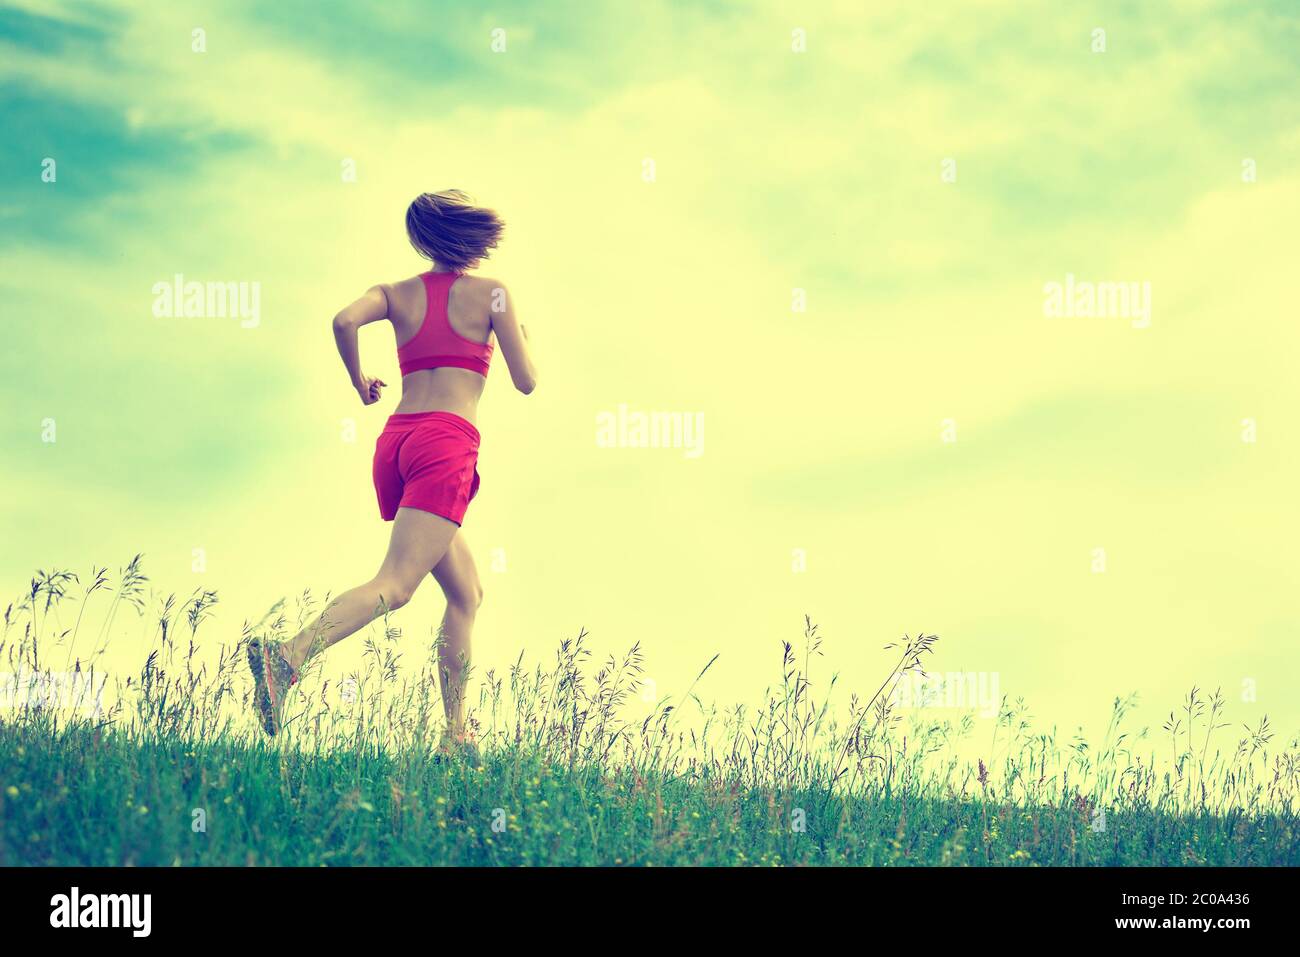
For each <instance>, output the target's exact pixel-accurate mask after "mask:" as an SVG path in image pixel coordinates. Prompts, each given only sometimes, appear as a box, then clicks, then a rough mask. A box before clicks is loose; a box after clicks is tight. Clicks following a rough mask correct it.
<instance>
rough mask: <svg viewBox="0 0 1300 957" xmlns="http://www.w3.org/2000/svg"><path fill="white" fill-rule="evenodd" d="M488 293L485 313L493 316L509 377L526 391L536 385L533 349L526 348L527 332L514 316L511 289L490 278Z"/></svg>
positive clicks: (521, 390)
mask: <svg viewBox="0 0 1300 957" xmlns="http://www.w3.org/2000/svg"><path fill="white" fill-rule="evenodd" d="M489 281H490V280H489ZM489 295H490V297H491V298H490V299H489V305H488V315H489V317H490V318H491V320H492V331H493V332H495V333H496V334H497V342H498V343H500V344H501V354H502V355H503V356H505V357H506V365H507V366H508V367H509V368H510V379H511V381H512V382H514V384H515V388H516V389H518V390H519V391H520V392H522V393H523V394H524V395H528V394H529V393H530V392H532V391H533V390H534V389H535V388H537V367H536V366H535V365H533V355H532V351H531V350H530V349H529V348H528V333H527V332H526V331H525V330H524V327H523V326H522V325H521V324H520V322H519V319H518V318H517V317H516V316H515V308H514V305H513V304H512V303H511V301H510V293H509V292H507V291H506V287H505V285H504V284H502V283H499V282H492V287H491V289H490V290H489Z"/></svg>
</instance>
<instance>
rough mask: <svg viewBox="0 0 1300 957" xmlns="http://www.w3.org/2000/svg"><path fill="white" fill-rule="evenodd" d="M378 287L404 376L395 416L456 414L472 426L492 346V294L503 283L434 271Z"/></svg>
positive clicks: (493, 337)
mask: <svg viewBox="0 0 1300 957" xmlns="http://www.w3.org/2000/svg"><path fill="white" fill-rule="evenodd" d="M381 288H382V289H383V290H384V295H385V296H386V297H387V299H388V319H389V321H391V322H392V324H393V333H394V337H395V341H396V343H397V347H398V356H399V360H400V362H401V364H402V367H403V368H402V371H403V373H404V374H403V376H402V399H401V402H400V403H399V404H398V406H397V409H396V410H395V411H396V412H398V413H408V412H428V411H444V412H454V413H456V414H457V415H459V416H462V417H463V418H465V419H468V420H469V421H470V422H473V421H475V415H474V413H475V410H476V409H477V406H478V399H479V396H481V395H482V394H483V387H484V384H485V383H486V381H487V380H486V375H487V368H488V363H490V361H491V357H492V352H493V346H494V341H495V336H494V335H493V329H492V314H491V310H492V301H493V292H494V290H496V291H502V290H503V287H502V286H501V284H500V283H498V282H496V281H494V280H492V279H487V278H484V277H480V276H469V275H464V274H459V273H448V272H432V273H423V274H421V275H419V276H413V277H411V278H410V279H403V280H401V281H400V282H396V283H393V284H392V285H385V286H382V287H381Z"/></svg>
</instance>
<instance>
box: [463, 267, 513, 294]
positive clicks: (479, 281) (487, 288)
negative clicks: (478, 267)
mask: <svg viewBox="0 0 1300 957" xmlns="http://www.w3.org/2000/svg"><path fill="white" fill-rule="evenodd" d="M461 281H462V282H464V284H465V289H466V291H467V292H470V293H471V294H472V295H474V296H475V297H481V298H483V299H488V298H490V297H491V296H492V294H493V293H494V292H496V291H497V290H498V289H505V288H506V284H505V283H504V282H502V281H501V280H500V279H492V278H491V277H489V276H471V275H469V274H468V273H466V274H465V275H464V276H462V277H461Z"/></svg>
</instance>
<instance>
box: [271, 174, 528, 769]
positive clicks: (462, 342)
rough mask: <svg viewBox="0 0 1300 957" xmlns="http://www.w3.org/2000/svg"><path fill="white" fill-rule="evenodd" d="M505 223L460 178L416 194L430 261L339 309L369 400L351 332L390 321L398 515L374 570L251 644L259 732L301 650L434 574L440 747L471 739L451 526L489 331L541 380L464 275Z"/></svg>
mask: <svg viewBox="0 0 1300 957" xmlns="http://www.w3.org/2000/svg"><path fill="white" fill-rule="evenodd" d="M502 225H503V224H502V222H501V220H500V219H499V218H498V217H497V215H496V213H494V212H493V211H492V210H489V209H482V208H480V207H477V206H474V205H473V204H472V203H471V202H470V200H469V197H468V196H466V195H465V194H464V193H463V192H461V191H460V190H454V189H452V190H446V191H444V192H441V193H425V194H424V195H422V196H420V197H418V198H417V199H416V200H415V201H414V202H413V203H411V205H410V207H409V208H408V209H407V211H406V232H407V235H408V236H409V237H410V240H411V245H412V246H414V247H415V250H416V251H417V252H418V253H419V254H420V255H421V256H423V257H425V258H426V259H428V260H430V262H431V263H432V264H433V268H432V269H431V270H430V271H429V272H426V273H422V274H420V275H418V276H415V277H413V278H411V279H405V280H402V281H400V282H396V283H393V284H392V285H379V286H372V287H371V288H370V289H368V290H367V291H366V294H365V295H364V296H362V297H361V298H360V299H358V300H357V301H356V302H354V303H352V305H350V306H348V307H347V308H346V309H344V310H343V311H342V312H340V313H339V314H338V315H337V316H335V317H334V338H335V340H336V342H337V344H338V349H339V355H340V356H342V358H343V365H344V366H345V367H346V368H347V371H348V375H349V376H350V377H351V379H352V384H353V386H355V387H356V390H357V394H358V395H359V396H360V398H361V401H362V403H364V404H365V405H372V404H373V403H375V402H378V401H379V398H380V395H381V391H382V390H383V388H384V387H385V385H386V383H384V382H383V381H381V380H379V379H376V378H373V377H371V376H368V375H366V374H365V373H364V372H362V370H361V360H360V356H359V354H358V349H357V330H358V329H360V328H361V327H362V326H364V325H367V324H369V323H372V322H378V321H379V320H382V319H387V320H388V321H389V322H391V323H392V324H393V331H394V332H395V334H396V339H397V357H398V363H399V365H400V367H401V370H402V400H401V402H400V403H398V406H397V410H396V411H395V412H394V414H393V415H392V416H390V417H389V419H388V422H387V424H386V425H385V426H384V431H383V433H382V434H381V435H380V436H379V439H378V441H377V442H376V444H375V458H374V480H375V492H376V494H377V496H378V499H379V514H380V515H381V516H382V517H383V519H384V521H386V522H392V523H393V534H392V539H391V541H390V542H389V545H388V554H387V556H386V557H385V558H384V562H383V564H382V565H381V566H380V568H379V572H378V573H377V574H376V575H375V577H374V578H372V579H371V580H370V581H368V582H366V583H365V584H364V585H358V586H357V587H356V588H353V589H351V590H350V591H346V592H344V593H343V594H341V595H339V596H338V598H336V599H335V600H334V601H333V602H332V603H331V604H330V605H329V607H328V608H326V609H325V611H324V612H322V613H321V615H320V616H318V617H317V618H316V619H315V620H313V621H312V622H311V623H310V624H308V625H307V627H306V628H304V629H303V630H302V631H301V632H299V633H298V634H297V635H296V636H295V637H294V638H293V639H292V640H290V641H286V642H283V643H281V644H278V645H277V644H272V643H270V642H267V641H262V640H259V639H253V640H251V641H250V642H249V647H248V660H249V665H250V667H251V668H252V671H253V677H254V679H255V682H256V694H255V698H256V702H257V706H258V710H259V711H260V713H261V717H262V725H263V727H264V728H265V729H266V731H267V733H268V734H271V735H274V734H275V733H276V732H277V731H279V730H280V726H281V721H282V714H283V707H284V700H285V697H286V695H287V693H288V691H289V688H290V686H291V685H293V684H294V682H296V681H297V680H298V676H299V674H300V672H301V670H302V668H303V665H304V664H305V663H306V661H307V659H308V658H310V657H312V656H313V655H315V654H318V653H319V652H321V651H323V650H324V649H326V648H328V647H329V646H330V645H332V644H334V643H335V642H336V641H341V640H342V639H344V638H346V637H347V636H348V635H350V634H352V633H353V632H354V631H356V630H358V629H359V628H362V627H364V626H365V625H368V624H369V623H370V622H372V621H373V620H374V619H375V618H377V617H379V616H380V615H382V614H383V613H384V612H385V610H390V609H395V608H401V607H402V606H403V605H405V604H406V603H407V602H408V601H410V599H411V596H412V595H413V594H414V593H415V589H416V588H418V587H419V585H420V583H421V582H422V581H423V580H424V576H425V575H428V574H430V573H432V574H433V577H434V578H435V579H437V581H438V584H439V585H441V586H442V590H443V593H444V594H445V595H446V598H447V611H446V614H445V615H444V616H443V619H442V632H441V636H442V642H441V643H440V647H439V652H438V654H439V672H440V679H441V684H442V694H443V705H444V708H445V710H446V715H447V731H446V734H445V737H444V741H443V745H444V747H446V746H448V745H455V746H464V747H469V748H471V749H472V748H473V744H472V742H470V741H469V739H468V738H467V736H466V731H465V726H464V720H463V710H464V709H463V691H464V682H463V680H462V676H463V675H464V673H465V670H466V668H467V666H468V664H469V653H470V632H471V630H472V629H473V627H474V616H475V613H476V612H477V611H478V607H479V604H480V603H481V602H482V600H483V589H482V586H481V585H480V584H479V578H478V571H477V570H476V569H475V567H474V557H473V555H472V554H471V553H470V549H469V545H468V544H466V542H465V536H464V534H463V533H462V532H461V531H460V526H461V522H462V521H463V519H464V516H465V509H466V506H467V505H468V504H469V502H470V500H471V499H473V498H474V495H475V493H476V492H477V491H478V484H479V477H478V469H477V467H476V466H477V461H478V447H479V433H478V429H477V428H476V427H475V424H474V423H475V419H476V415H475V412H476V409H477V406H478V400H479V396H480V395H482V394H483V386H484V384H485V382H486V376H487V372H488V366H489V364H490V363H491V361H492V353H493V348H494V347H493V342H492V340H493V337H494V336H495V338H496V341H497V343H499V344H500V346H501V354H502V355H503V356H504V357H505V360H506V365H507V366H508V367H509V369H510V378H511V380H512V381H513V382H514V384H515V388H517V389H518V390H519V391H520V392H522V393H524V394H525V395H527V394H529V393H530V392H532V391H533V389H534V387H535V386H536V385H537V370H536V369H535V368H534V366H533V361H532V357H531V355H530V354H529V349H528V339H527V336H526V334H525V332H524V327H523V326H522V325H520V324H519V321H518V320H517V319H516V318H515V313H514V309H513V308H512V307H511V304H510V297H509V295H508V294H507V292H506V289H505V287H504V286H503V285H502V284H501V283H500V282H498V281H496V280H494V279H485V278H482V277H479V276H469V275H466V274H465V270H467V269H472V268H474V267H476V266H477V265H478V264H479V262H480V260H482V259H483V258H484V257H485V256H487V254H488V252H489V251H490V250H491V249H493V248H494V247H495V246H496V245H497V242H498V241H499V240H500V238H501V231H502Z"/></svg>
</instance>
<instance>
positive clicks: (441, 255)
mask: <svg viewBox="0 0 1300 957" xmlns="http://www.w3.org/2000/svg"><path fill="white" fill-rule="evenodd" d="M504 229H505V223H503V222H502V221H501V217H500V216H498V215H497V214H496V213H495V212H494V211H493V210H490V209H484V208H483V207H481V206H475V205H474V203H473V202H472V201H471V200H470V198H469V196H468V195H467V194H466V193H465V192H463V191H462V190H459V189H444V190H443V191H442V192H440V193H421V194H420V195H419V196H417V197H415V199H414V200H412V202H411V205H410V206H408V207H407V208H406V235H407V236H408V237H409V238H410V240H411V245H412V246H414V247H415V251H416V252H418V253H419V254H420V255H421V256H423V257H424V258H425V259H428V260H430V261H431V262H434V263H436V264H438V265H440V266H443V267H445V268H447V269H452V270H455V271H456V272H461V271H463V270H466V269H473V268H474V267H476V266H477V265H478V264H479V262H480V261H481V260H483V259H485V258H486V257H487V256H488V254H489V253H490V252H491V250H493V249H494V248H496V245H497V243H498V242H499V241H500V240H501V232H502V230H504Z"/></svg>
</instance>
